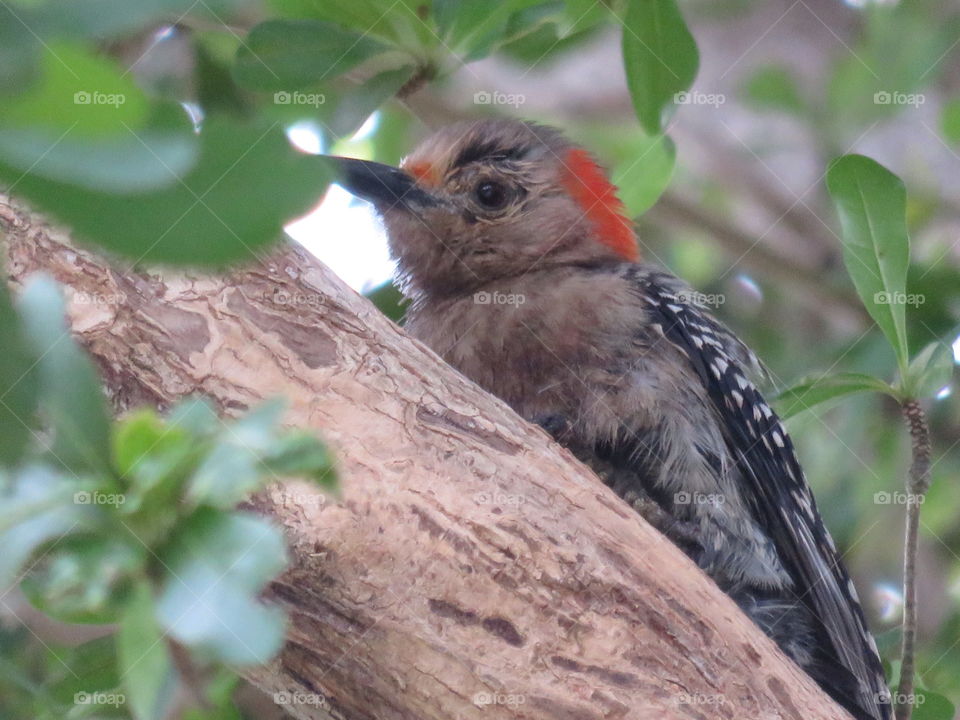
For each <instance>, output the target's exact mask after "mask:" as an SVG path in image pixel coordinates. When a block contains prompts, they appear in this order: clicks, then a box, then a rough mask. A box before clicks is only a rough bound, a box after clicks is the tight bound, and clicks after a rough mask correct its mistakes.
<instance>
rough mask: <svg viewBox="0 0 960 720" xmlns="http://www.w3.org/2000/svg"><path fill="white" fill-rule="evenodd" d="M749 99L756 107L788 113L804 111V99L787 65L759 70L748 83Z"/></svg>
mask: <svg viewBox="0 0 960 720" xmlns="http://www.w3.org/2000/svg"><path fill="white" fill-rule="evenodd" d="M746 95H747V99H748V100H749V101H750V102H751V103H752V104H753V105H755V106H756V107H758V108H761V109H769V110H781V111H784V112H788V113H800V112H802V111H803V107H804V106H803V100H801V98H800V90H799V89H798V88H797V83H796V80H795V79H794V77H793V74H792V73H791V72H790V71H789V70H788V69H787V68H785V67H781V66H777V65H771V66H768V67H763V68H760V69H759V70H757V71H756V72H755V73H754V74H753V75H751V76H750V79H749V80H748V81H747V85H746Z"/></svg>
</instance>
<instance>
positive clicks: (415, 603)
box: [0, 196, 845, 720]
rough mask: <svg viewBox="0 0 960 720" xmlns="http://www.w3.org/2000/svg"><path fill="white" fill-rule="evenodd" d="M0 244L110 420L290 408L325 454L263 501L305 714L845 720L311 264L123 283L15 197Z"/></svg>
mask: <svg viewBox="0 0 960 720" xmlns="http://www.w3.org/2000/svg"><path fill="white" fill-rule="evenodd" d="M0 230H2V231H3V232H4V235H5V236H6V242H5V244H6V247H5V253H4V254H5V255H6V269H7V272H8V274H9V275H10V276H11V280H12V282H13V283H14V286H17V285H19V284H21V283H22V282H23V280H24V279H25V278H26V277H27V276H29V275H30V274H31V273H33V272H35V271H38V270H43V271H46V272H48V273H50V274H52V275H53V276H54V277H55V278H56V279H57V280H58V281H60V282H61V283H63V284H64V285H65V286H66V288H67V295H68V297H69V298H70V304H69V314H70V322H71V324H72V328H73V331H74V333H75V334H76V336H77V337H78V338H79V339H80V340H81V341H82V342H83V344H84V345H85V346H86V347H87V349H88V350H89V351H90V352H91V353H92V354H93V356H94V357H95V359H96V361H97V363H98V364H99V366H100V369H101V371H102V373H103V376H104V379H105V382H106V385H107V389H108V392H109V393H110V395H111V397H112V399H113V401H114V404H115V406H116V407H117V409H118V411H123V410H125V409H127V408H130V407H134V406H136V405H140V404H142V403H146V404H149V405H153V406H158V407H161V408H162V407H166V406H168V405H169V404H170V403H172V402H174V401H175V400H176V399H177V398H180V397H182V396H183V395H185V394H188V393H203V394H205V395H207V396H209V397H210V398H212V399H213V400H214V401H215V402H216V403H217V405H218V407H219V408H220V409H221V411H222V412H223V414H224V415H231V414H235V413H237V412H238V411H242V410H244V409H245V408H248V407H250V406H251V405H254V404H255V403H258V402H259V401H261V400H262V399H264V398H266V397H269V396H273V395H277V394H284V395H286V396H287V397H288V398H289V399H290V401H291V405H290V409H289V412H288V417H287V420H288V421H289V423H290V424H292V425H296V426H299V427H302V428H309V429H311V430H315V431H317V432H318V433H320V434H321V435H322V436H323V437H324V438H325V440H326V441H327V442H328V443H330V445H331V446H332V447H333V449H334V451H335V453H336V455H337V457H338V463H339V467H340V476H341V480H342V484H343V496H342V499H341V500H339V501H336V502H334V501H330V500H326V499H324V498H323V497H322V496H320V495H319V494H317V493H316V492H315V491H314V490H313V489H312V488H307V487H306V486H305V485H303V484H302V483H287V484H278V485H275V486H273V487H272V488H271V489H270V490H269V491H267V492H266V493H263V494H262V495H260V496H258V497H257V498H256V499H255V500H254V501H253V505H254V506H255V507H256V509H257V510H258V511H260V512H262V513H265V514H266V515H269V516H271V517H272V518H273V519H274V520H275V521H276V522H278V523H280V524H281V525H282V526H283V527H284V528H285V530H286V533H287V537H288V538H289V542H290V547H291V557H292V563H291V567H290V568H289V570H288V571H287V572H286V573H285V574H284V575H283V576H282V577H280V578H279V579H278V580H277V581H276V582H274V583H273V584H272V586H271V587H270V589H269V592H268V597H269V599H270V600H271V601H273V602H276V603H279V604H280V605H282V606H283V607H285V608H286V609H287V610H288V611H289V612H290V613H291V626H290V629H289V638H288V642H287V645H286V648H285V649H284V651H283V653H282V654H281V655H280V656H279V657H278V658H277V659H276V660H274V661H273V662H272V663H271V664H270V665H268V666H266V667H263V668H258V669H254V670H252V671H249V672H248V677H249V679H251V680H252V682H254V683H255V684H256V685H258V686H259V687H260V688H262V689H264V690H265V691H267V692H268V693H274V692H289V693H309V694H312V698H313V703H312V704H300V703H297V702H291V704H289V705H287V706H286V707H287V710H288V711H289V712H290V713H291V714H293V715H294V716H296V717H298V718H325V719H326V718H348V719H349V720H367V719H372V718H377V719H380V720H401V719H402V720H433V719H436V720H450V719H462V720H473V719H479V718H484V719H485V720H491V719H497V718H550V719H553V720H593V719H599V718H640V719H643V718H656V719H657V720H670V719H672V718H700V719H711V718H731V719H733V718H735V719H737V720H744V719H750V718H759V719H762V720H767V719H770V720H773V719H775V718H785V719H789V720H816V719H826V718H842V717H845V715H844V713H843V711H842V710H840V709H839V708H838V707H837V706H836V705H834V704H833V703H832V702H831V701H830V699H829V698H828V697H827V696H826V695H825V694H823V693H822V692H821V691H820V689H819V688H818V687H817V686H816V685H815V684H814V683H813V681H812V680H810V679H809V678H808V677H807V676H806V675H805V674H804V673H803V672H802V671H801V670H799V669H798V668H797V667H796V666H794V665H793V664H792V663H791V662H790V661H789V660H787V659H786V658H785V657H784V656H783V655H781V654H780V652H779V651H778V650H777V648H776V647H775V646H774V645H773V643H772V642H771V641H770V640H768V639H767V638H766V637H765V636H764V635H763V634H762V633H761V632H760V631H759V630H758V629H757V628H756V627H754V626H753V625H752V624H751V623H750V621H749V620H747V619H746V617H745V616H744V615H742V614H741V613H740V611H739V610H738V609H737V607H736V606H735V605H734V604H733V602H732V601H730V600H729V599H728V598H727V597H726V596H725V595H723V593H721V592H720V590H718V589H717V587H716V586H715V585H714V584H713V583H712V582H711V581H710V580H709V579H708V578H707V577H706V576H705V575H703V574H702V573H701V572H700V571H699V570H698V569H697V568H696V567H695V566H694V565H693V564H692V563H691V562H690V561H689V560H688V559H687V558H686V557H685V556H684V555H683V554H682V553H681V552H680V551H679V550H677V549H676V548H675V547H674V546H673V545H672V544H671V543H670V542H669V541H667V540H666V539H665V538H663V537H662V536H661V535H660V534H659V533H657V532H656V531H655V530H653V529H652V528H651V527H650V526H648V525H647V524H646V523H644V521H643V520H642V519H641V518H640V517H639V516H638V515H637V514H636V513H634V512H633V511H631V510H630V509H629V508H628V507H627V506H626V505H625V504H624V503H623V502H621V501H620V500H619V499H618V498H617V497H616V495H614V493H613V492H612V491H611V490H609V489H608V488H606V487H605V486H603V484H602V483H601V482H600V481H599V480H598V479H597V478H596V476H594V475H593V474H592V473H591V472H590V471H589V470H587V469H586V468H585V467H584V466H583V465H581V464H580V463H579V462H577V461H576V460H575V459H574V458H573V457H572V456H571V455H570V454H569V453H568V452H567V451H565V450H563V449H561V448H560V447H559V446H557V445H556V444H555V443H553V442H552V441H551V440H550V439H549V438H548V437H547V436H546V434H545V433H543V432H542V431H541V430H540V429H539V428H536V427H534V426H532V425H530V424H528V423H526V422H524V421H523V420H521V419H520V418H519V417H517V416H516V415H515V414H514V413H513V412H512V411H511V410H510V409H509V408H507V407H506V405H504V404H503V403H501V402H500V401H498V400H497V399H495V398H493V397H491V396H489V395H487V394H485V393H484V392H482V391H481V390H480V389H479V388H477V387H476V386H475V385H473V384H472V383H470V382H468V381H467V380H465V379H464V378H463V377H461V376H460V375H458V374H457V373H456V372H455V371H453V370H452V369H451V368H449V367H448V366H446V365H445V364H444V363H443V362H442V361H441V360H440V359H439V358H437V357H436V356H435V355H434V354H433V353H431V352H429V351H428V350H426V349H425V348H424V347H423V346H421V345H419V344H418V343H417V342H415V341H413V340H411V339H409V338H407V337H406V336H404V334H403V333H402V331H400V330H399V329H398V328H397V327H396V326H395V325H393V324H392V323H391V322H390V321H389V320H387V319H386V318H385V317H383V316H382V315H381V314H380V313H379V312H378V311H377V310H376V309H375V308H374V307H373V306H372V305H371V304H370V303H369V302H367V301H366V300H364V299H363V298H361V297H359V296H358V295H357V294H356V293H354V292H353V291H352V290H350V289H349V288H347V287H345V286H344V284H343V283H342V282H341V281H340V280H339V279H338V278H337V277H335V276H334V275H333V273H331V272H330V271H329V270H328V269H327V268H325V267H324V266H323V265H321V264H320V263H319V262H317V261H316V260H315V259H313V258H312V257H311V256H310V255H309V254H307V253H306V252H305V251H303V250H302V249H300V248H299V247H293V246H289V245H288V246H285V247H282V248H281V249H280V250H279V251H278V252H277V253H276V254H274V255H273V256H272V257H270V258H269V259H268V260H266V261H264V262H263V263H261V264H260V265H258V266H256V267H253V268H251V269H246V270H243V271H242V272H236V273H234V274H232V275H230V276H227V277H202V276H192V277H186V276H183V275H175V274H173V273H168V274H164V275H160V274H158V273H156V272H149V273H147V272H136V273H134V272H127V271H122V270H120V269H118V268H120V267H122V266H121V265H119V264H118V265H115V266H114V267H113V268H110V267H108V266H107V265H106V264H105V263H104V261H102V260H101V259H99V258H98V257H95V256H93V255H91V254H89V253H87V252H83V251H79V250H77V249H75V248H73V247H71V246H70V245H69V240H68V235H67V234H66V233H65V232H63V231H61V230H58V229H56V228H53V227H50V226H48V225H47V224H45V223H44V222H43V221H42V220H41V219H40V218H39V217H38V216H35V215H33V214H31V213H30V212H29V211H28V210H27V209H25V207H24V206H22V205H18V204H16V203H15V202H13V201H11V200H9V199H8V198H6V197H5V196H0ZM290 697H291V698H293V699H294V700H296V699H297V696H295V695H291V696H290ZM301 697H302V696H301Z"/></svg>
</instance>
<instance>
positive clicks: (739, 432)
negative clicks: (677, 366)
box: [640, 276, 890, 720]
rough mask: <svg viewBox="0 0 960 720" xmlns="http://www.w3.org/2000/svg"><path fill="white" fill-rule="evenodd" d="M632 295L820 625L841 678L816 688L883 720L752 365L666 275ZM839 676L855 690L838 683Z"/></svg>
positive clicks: (879, 696) (848, 595)
mask: <svg viewBox="0 0 960 720" xmlns="http://www.w3.org/2000/svg"><path fill="white" fill-rule="evenodd" d="M670 281H673V282H670ZM640 290H641V292H642V294H643V296H644V298H645V302H646V303H647V305H648V308H649V310H650V313H651V317H652V318H654V319H655V320H656V321H659V324H660V326H661V329H662V331H663V334H664V336H665V337H666V338H667V340H669V341H670V342H671V343H672V344H674V345H675V346H676V347H677V348H678V349H680V350H681V351H682V352H683V354H684V355H685V356H686V357H687V358H688V359H689V360H690V363H691V365H692V366H693V368H694V369H695V371H696V373H697V374H698V376H699V377H700V379H701V381H702V382H703V384H704V386H705V387H706V389H707V391H708V394H709V397H710V400H711V402H712V404H713V406H714V408H715V410H716V412H717V414H718V416H719V419H720V422H721V426H722V428H723V433H724V435H725V438H726V441H727V444H728V447H729V449H730V452H731V455H732V457H733V458H735V459H736V461H737V464H738V466H739V468H738V469H739V470H740V474H741V476H742V478H743V482H745V483H747V484H748V485H749V486H748V487H745V488H744V495H745V496H746V497H747V498H750V499H751V501H752V502H753V505H754V511H755V513H756V517H757V520H758V521H759V522H760V523H761V525H762V526H763V527H764V529H765V531H766V532H767V534H768V536H769V537H770V538H771V539H772V540H773V541H774V543H775V545H776V548H777V553H778V554H779V556H780V558H781V561H782V562H783V564H784V566H785V567H786V568H787V571H788V572H789V573H790V575H791V578H792V579H793V581H794V592H795V595H796V598H797V602H801V603H803V604H804V605H806V606H807V607H808V608H809V609H810V611H811V612H812V613H813V614H814V615H815V616H816V618H817V619H818V620H819V622H820V623H821V624H822V629H823V632H824V633H825V636H826V639H827V640H828V641H829V644H830V645H831V646H832V649H833V652H834V654H835V658H831V659H832V660H833V659H835V661H836V664H837V665H838V666H839V669H840V672H839V673H838V674H837V677H834V678H831V677H826V678H818V680H822V681H825V682H826V683H827V684H828V685H829V684H834V683H835V686H837V687H838V690H841V694H842V695H846V694H847V693H850V694H852V695H853V696H854V697H851V698H850V699H851V701H852V702H851V703H850V704H851V705H854V706H859V707H860V708H862V709H863V710H864V712H865V716H866V717H875V718H877V719H878V720H880V719H883V720H885V719H886V718H889V717H890V705H889V703H888V702H884V701H883V699H885V698H886V697H887V692H888V691H887V686H886V683H885V680H884V677H883V671H882V668H881V665H880V660H879V658H878V656H877V651H876V645H875V643H874V641H873V638H872V636H871V635H870V633H869V631H868V630H867V625H866V621H865V619H864V616H863V611H862V609H861V607H860V602H859V600H858V598H857V593H856V590H855V589H854V586H853V582H852V581H851V580H850V577H849V575H848V574H847V571H846V569H845V568H844V567H843V565H842V564H841V561H840V557H839V555H838V553H837V550H836V547H835V546H834V543H833V540H832V538H831V537H830V534H829V533H828V532H827V530H826V528H825V527H824V525H823V521H822V520H821V518H820V515H819V513H818V511H817V507H816V503H815V502H814V499H813V496H812V495H811V493H810V489H809V487H808V486H807V483H806V480H805V479H804V475H803V471H802V470H801V468H800V464H799V462H798V461H797V457H796V454H795V452H794V449H793V444H792V443H791V441H790V437H789V436H788V435H787V433H786V431H785V429H784V427H783V425H782V424H781V422H780V419H779V418H778V417H777V416H776V414H775V413H774V412H773V410H771V408H770V407H769V405H767V403H766V402H765V401H764V399H763V397H762V396H761V395H760V393H759V391H758V390H757V389H756V387H755V386H754V385H753V384H752V383H751V382H750V380H749V379H748V378H747V377H746V376H745V374H744V371H743V363H744V362H745V361H746V362H753V363H755V358H754V357H753V355H752V353H750V352H749V350H747V349H746V348H745V347H744V346H743V345H742V343H740V342H739V340H737V339H736V338H735V337H734V336H733V335H732V333H730V331H728V330H727V329H726V328H725V327H723V326H722V325H721V324H720V323H718V322H717V321H716V320H714V319H713V318H712V317H710V315H709V314H708V313H706V312H705V311H703V310H702V309H701V308H699V307H698V306H697V305H696V304H695V303H692V302H690V300H691V299H694V300H695V299H696V297H697V296H696V294H687V293H685V291H683V290H682V289H678V288H677V287H676V281H675V280H673V278H669V279H668V278H666V277H665V278H664V282H663V283H662V284H661V283H658V282H657V279H656V276H648V277H647V278H646V279H644V280H643V281H642V287H641V288H640ZM844 668H845V669H846V670H847V671H849V674H850V676H852V679H853V680H854V682H845V679H844V678H843V677H842V675H844V674H845V673H843V672H842V669H844ZM848 679H851V678H848ZM844 686H845V687H844Z"/></svg>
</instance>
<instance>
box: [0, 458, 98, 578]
mask: <svg viewBox="0 0 960 720" xmlns="http://www.w3.org/2000/svg"><path fill="white" fill-rule="evenodd" d="M76 489H77V487H76V484H75V483H72V482H70V481H68V480H67V479H66V478H64V477H62V476H61V475H57V474H56V473H54V472H53V471H52V470H50V469H49V468H47V467H45V466H29V467H26V468H24V469H23V470H21V471H19V472H18V473H16V474H15V475H14V476H13V478H12V481H11V482H10V483H9V485H8V486H6V487H3V486H0V547H3V552H2V553H0V587H2V588H8V587H11V586H12V585H13V583H14V578H15V577H16V575H17V573H18V572H19V571H20V568H21V567H22V566H23V564H24V563H25V562H26V561H27V560H28V559H29V558H30V557H31V555H32V554H33V553H34V552H35V551H36V550H37V548H39V547H40V546H42V545H44V544H45V543H47V542H49V541H51V540H56V539H58V538H60V537H62V536H64V535H66V534H68V533H73V532H81V531H83V530H85V529H87V528H88V527H92V526H93V524H94V523H93V520H92V518H91V514H92V508H91V507H90V506H89V505H86V504H81V503H75V502H74V493H75V492H76Z"/></svg>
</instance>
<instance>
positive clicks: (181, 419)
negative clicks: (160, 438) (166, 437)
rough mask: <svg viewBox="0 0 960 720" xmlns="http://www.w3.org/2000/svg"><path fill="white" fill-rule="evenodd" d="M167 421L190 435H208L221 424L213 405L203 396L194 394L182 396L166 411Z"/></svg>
mask: <svg viewBox="0 0 960 720" xmlns="http://www.w3.org/2000/svg"><path fill="white" fill-rule="evenodd" d="M167 422H169V423H170V424H171V425H174V426H176V427H179V428H182V429H183V430H185V431H186V432H188V433H190V434H191V435H197V436H204V437H206V436H210V435H213V434H214V433H215V432H216V431H217V430H218V429H219V428H220V426H221V421H220V418H219V417H218V416H217V411H216V410H214V408H213V405H212V404H211V403H210V401H209V400H207V399H206V398H204V397H201V396H199V395H194V396H191V397H187V398H184V399H183V400H181V401H180V402H178V403H177V404H176V405H174V406H173V407H172V408H170V412H169V413H167Z"/></svg>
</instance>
